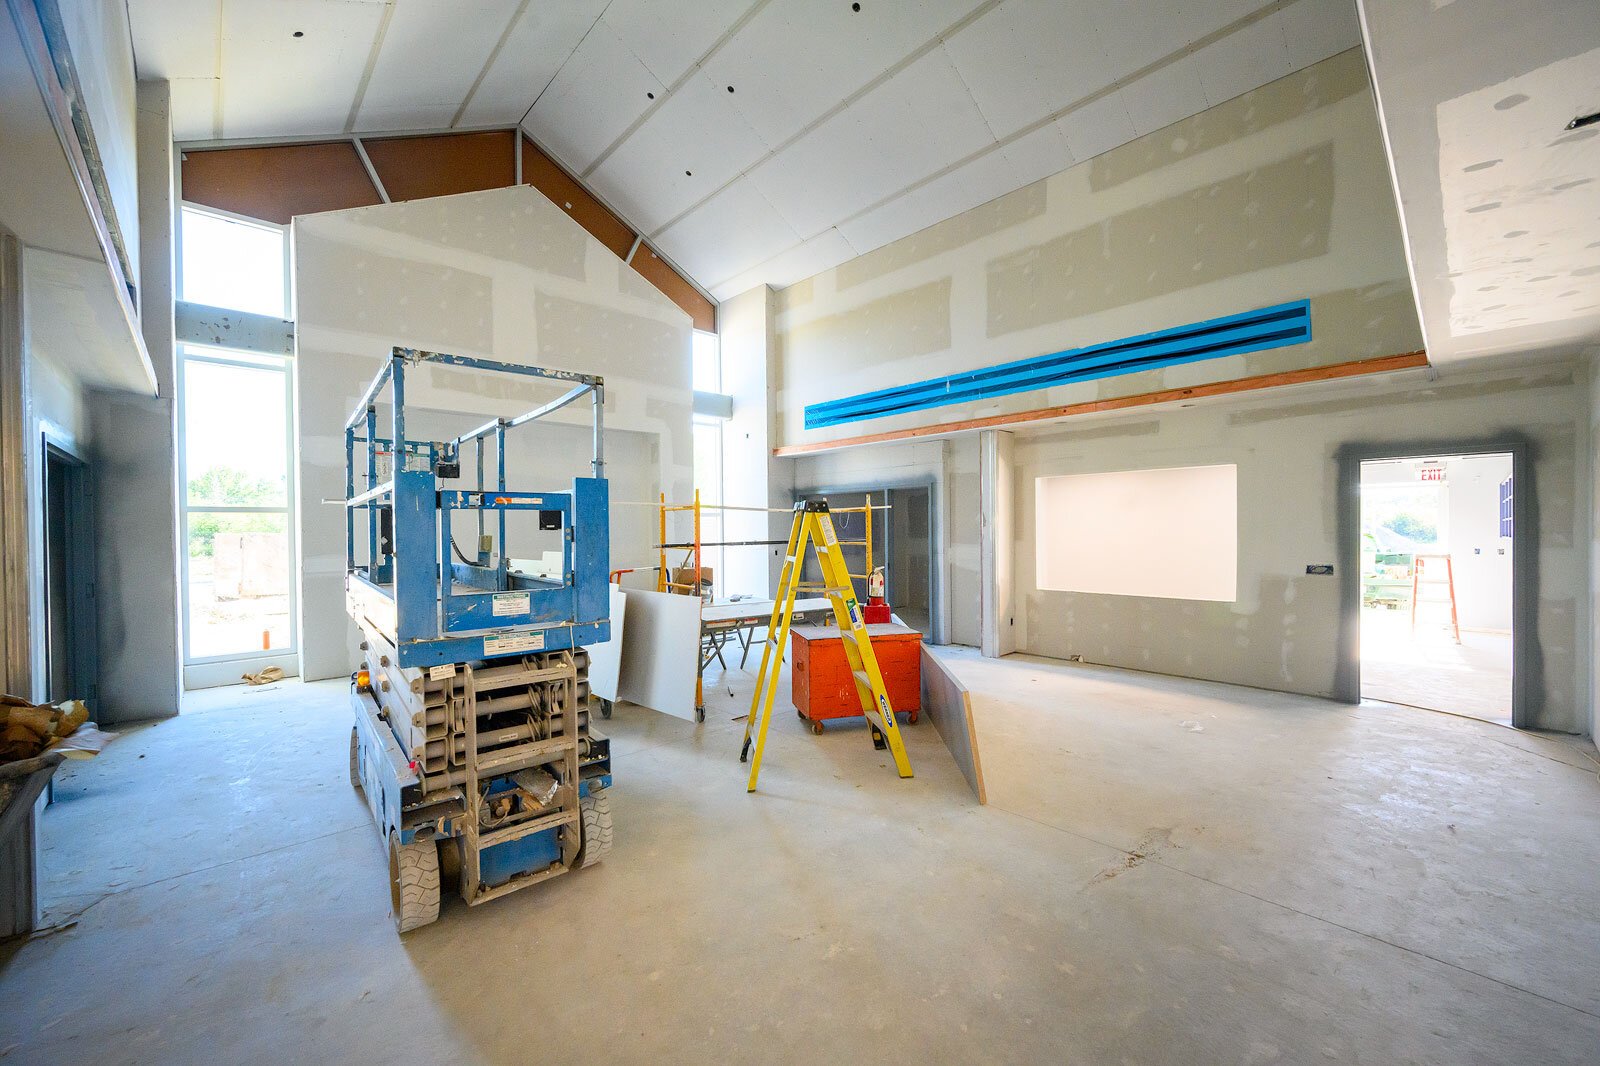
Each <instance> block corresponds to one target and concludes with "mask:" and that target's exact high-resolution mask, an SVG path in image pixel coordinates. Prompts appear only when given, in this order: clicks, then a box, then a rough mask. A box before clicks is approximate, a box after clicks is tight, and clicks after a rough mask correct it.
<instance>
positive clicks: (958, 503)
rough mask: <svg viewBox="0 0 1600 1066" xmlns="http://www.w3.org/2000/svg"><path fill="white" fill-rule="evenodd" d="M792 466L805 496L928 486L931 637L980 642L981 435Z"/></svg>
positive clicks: (829, 455)
mask: <svg viewBox="0 0 1600 1066" xmlns="http://www.w3.org/2000/svg"><path fill="white" fill-rule="evenodd" d="M786 465H788V467H789V476H790V478H791V479H792V485H793V491H794V492H795V494H797V495H799V494H809V493H819V494H823V495H826V494H827V493H828V492H830V491H850V490H854V491H867V490H870V491H877V490H881V489H891V488H910V487H916V486H924V485H925V486H928V488H929V490H930V494H931V503H930V506H931V509H932V511H933V519H934V528H933V530H932V533H933V555H934V559H933V572H934V574H935V582H936V588H935V590H934V600H935V608H934V618H933V632H932V634H931V636H932V638H933V642H934V643H935V644H966V645H970V646H972V647H977V646H978V643H979V640H980V637H981V633H980V630H979V621H978V620H979V614H980V611H979V588H980V585H981V582H982V576H981V573H980V567H979V557H978V544H979V538H980V532H979V526H978V438H977V436H976V434H971V435H967V436H962V437H955V438H952V439H950V440H936V441H919V442H915V443H911V444H900V445H892V446H885V447H879V448H857V449H848V450H843V451H837V452H823V453H820V454H818V455H809V456H804V457H802V458H799V459H793V460H788V461H786ZM941 591H942V592H943V595H942V596H941V595H940V594H939V593H940V592H941Z"/></svg>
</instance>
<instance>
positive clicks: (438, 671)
mask: <svg viewBox="0 0 1600 1066" xmlns="http://www.w3.org/2000/svg"><path fill="white" fill-rule="evenodd" d="M455 676H456V664H455V663H445V664H444V665H443V666H430V667H428V680H429V681H443V680H445V679H446V678H451V677H455Z"/></svg>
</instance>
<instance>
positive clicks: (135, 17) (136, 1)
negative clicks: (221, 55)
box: [128, 0, 222, 121]
mask: <svg viewBox="0 0 1600 1066" xmlns="http://www.w3.org/2000/svg"><path fill="white" fill-rule="evenodd" d="M128 22H129V26H130V28H131V30H132V34H133V58H134V62H135V63H137V64H138V66H139V77H141V78H148V79H160V78H168V79H171V78H214V77H216V74H217V35H218V34H219V33H220V32H221V29H222V14H221V5H220V4H218V3H217V0H128ZM208 121H209V120H208Z"/></svg>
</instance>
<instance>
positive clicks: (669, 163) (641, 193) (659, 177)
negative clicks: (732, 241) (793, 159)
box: [589, 73, 767, 233]
mask: <svg viewBox="0 0 1600 1066" xmlns="http://www.w3.org/2000/svg"><path fill="white" fill-rule="evenodd" d="M766 152H767V146H766V144H764V143H763V142H762V140H761V138H760V137H757V136H756V134H755V131H754V130H752V129H751V128H750V126H749V124H748V123H746V122H745V120H744V116H742V115H740V114H739V111H738V109H737V108H735V107H734V106H733V102H732V99H731V98H730V95H729V93H728V91H727V88H726V87H725V86H719V85H716V84H714V83H713V82H712V81H711V79H710V78H707V77H705V76H704V75H703V74H699V73H696V74H695V75H694V76H693V77H691V78H689V80H688V81H686V82H685V83H684V84H683V85H682V86H681V87H680V88H679V89H678V90H677V91H676V92H674V93H673V94H672V95H671V96H670V97H669V98H668V99H667V101H666V102H665V103H664V104H662V105H661V108H660V110H658V111H657V112H656V113H655V114H654V115H651V116H650V120H649V121H648V122H646V123H645V124H644V125H643V126H641V127H640V128H639V130H638V132H636V133H635V134H634V135H633V136H631V137H629V138H628V139H627V140H626V141H624V142H623V143H622V145H621V146H620V147H619V148H618V149H617V150H616V151H615V152H613V153H612V154H611V156H610V157H608V158H607V159H606V160H605V162H603V163H601V164H600V166H599V167H598V168H597V169H596V170H595V171H594V173H593V174H591V175H590V177H589V180H590V182H591V183H592V184H593V185H594V187H595V190H596V191H597V192H599V193H600V195H602V196H604V197H605V198H606V199H607V200H608V201H610V203H611V204H612V206H614V207H615V208H616V209H617V210H619V211H621V212H622V213H623V214H624V215H625V216H627V218H628V219H629V220H630V221H631V222H632V223H633V224H634V225H635V226H638V227H639V228H640V229H641V230H642V231H644V232H646V233H653V232H654V231H655V230H657V229H659V228H660V227H661V226H662V225H664V224H665V223H667V222H669V221H671V220H672V219H674V218H676V217H677V216H678V215H679V214H681V213H682V212H684V211H685V210H687V209H688V208H690V207H692V206H694V204H696V203H698V202H699V201H700V200H703V199H705V198H706V197H707V196H710V195H711V194H712V193H715V192H716V191H717V190H718V189H720V188H721V187H722V186H723V185H725V184H726V183H727V182H729V181H730V180H732V179H733V178H735V177H737V176H738V175H739V174H740V173H741V172H742V171H743V170H744V168H745V167H747V166H749V165H750V164H752V163H754V162H755V161H756V160H758V159H760V158H761V157H762V156H763V155H765V154H766Z"/></svg>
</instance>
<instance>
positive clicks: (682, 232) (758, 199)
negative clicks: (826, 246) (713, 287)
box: [656, 178, 800, 284]
mask: <svg viewBox="0 0 1600 1066" xmlns="http://www.w3.org/2000/svg"><path fill="white" fill-rule="evenodd" d="M656 243H657V244H658V245H659V246H660V248H661V250H662V251H663V252H665V253H666V254H667V255H668V256H669V257H670V258H671V259H672V260H673V262H675V263H677V264H678V266H680V267H682V268H683V269H684V270H687V271H688V272H689V275H690V276H691V277H693V278H696V279H705V283H709V284H715V283H716V279H718V278H728V277H732V276H734V275H735V274H738V273H740V272H741V271H745V270H748V269H750V268H751V267H753V266H756V265H757V264H759V263H764V262H766V261H767V260H768V259H771V258H772V257H773V256H775V255H779V254H781V253H783V252H786V251H788V250H789V249H790V248H792V247H794V246H795V245H796V244H799V243H800V237H799V235H798V234H797V233H795V231H794V229H793V227H791V226H790V225H789V224H788V223H787V222H785V221H784V220H783V216H781V215H779V214H778V212H777V211H776V210H775V209H774V208H773V206H772V204H771V203H770V202H769V201H768V200H767V198H766V197H765V196H763V195H762V194H761V190H760V189H758V188H756V184H755V182H753V181H751V180H750V179H749V178H740V179H739V180H738V181H736V182H734V183H733V184H732V185H730V186H728V187H727V188H726V189H724V190H723V191H722V192H720V193H718V194H717V195H716V196H715V197H713V198H712V199H711V200H709V201H707V202H706V204H705V205H704V206H702V207H700V208H698V209H697V210H695V211H693V212H691V213H690V214H689V215H687V216H686V217H685V218H684V219H683V221H681V222H679V223H677V224H676V225H674V226H673V227H672V228H671V229H669V230H667V231H666V232H665V233H663V234H662V235H661V237H660V238H659V239H658V240H657V241H656Z"/></svg>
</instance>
